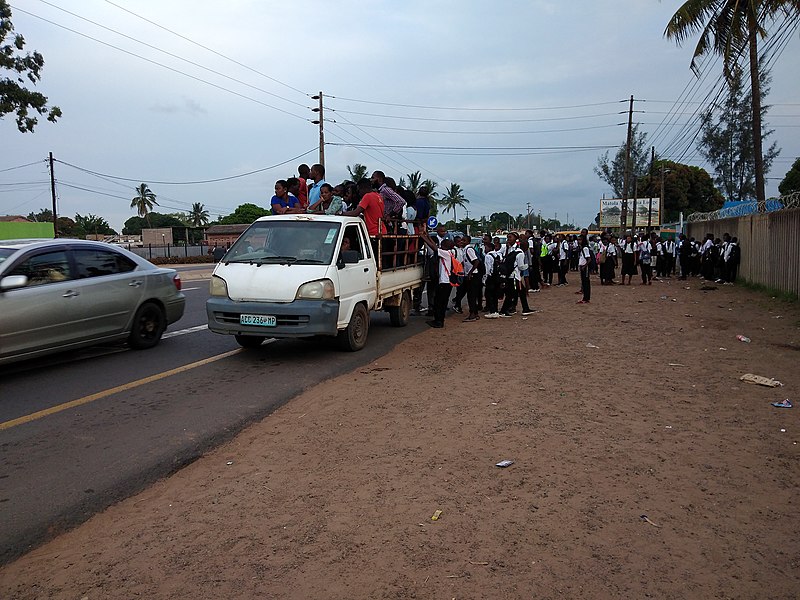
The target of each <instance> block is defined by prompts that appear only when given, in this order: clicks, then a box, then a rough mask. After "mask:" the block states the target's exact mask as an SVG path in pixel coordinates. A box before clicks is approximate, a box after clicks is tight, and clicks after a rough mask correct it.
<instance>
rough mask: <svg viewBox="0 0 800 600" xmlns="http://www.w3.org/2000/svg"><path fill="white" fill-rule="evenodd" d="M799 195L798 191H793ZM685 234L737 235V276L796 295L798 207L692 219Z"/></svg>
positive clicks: (799, 278)
mask: <svg viewBox="0 0 800 600" xmlns="http://www.w3.org/2000/svg"><path fill="white" fill-rule="evenodd" d="M792 196H796V197H797V198H798V199H800V194H796V195H795V194H793V195H792ZM684 232H685V233H686V235H687V237H694V238H695V239H697V240H701V239H703V238H704V237H705V235H706V234H707V233H712V234H714V237H715V238H717V237H719V238H721V237H722V234H724V233H729V234H730V235H731V236H732V237H737V238H739V247H740V248H741V264H740V265H739V273H738V276H739V277H741V278H742V279H745V280H746V281H748V282H750V283H756V284H760V285H764V286H767V287H770V288H773V289H776V290H780V291H783V292H789V293H791V294H794V295H795V296H800V207H798V208H784V209H782V210H777V211H774V212H767V213H755V214H750V215H745V216H740V217H731V218H724V219H716V220H714V219H707V220H702V221H700V220H696V219H692V220H691V221H689V222H687V223H686V225H685V231H684Z"/></svg>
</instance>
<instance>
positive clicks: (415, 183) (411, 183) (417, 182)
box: [403, 171, 422, 195]
mask: <svg viewBox="0 0 800 600" xmlns="http://www.w3.org/2000/svg"><path fill="white" fill-rule="evenodd" d="M406 177H408V187H406V186H405V185H404V186H403V187H406V189H408V190H409V191H411V192H413V193H414V195H416V193H417V191H418V190H419V188H420V187H421V185H422V173H420V172H419V171H414V172H413V173H409V174H408V175H406ZM403 183H404V184H405V178H403Z"/></svg>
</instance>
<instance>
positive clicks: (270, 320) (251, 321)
mask: <svg viewBox="0 0 800 600" xmlns="http://www.w3.org/2000/svg"><path fill="white" fill-rule="evenodd" d="M239 324H240V325H261V326H262V327H275V325H277V319H276V318H275V317H274V316H272V315H239Z"/></svg>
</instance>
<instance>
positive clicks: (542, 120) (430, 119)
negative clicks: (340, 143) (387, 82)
mask: <svg viewBox="0 0 800 600" xmlns="http://www.w3.org/2000/svg"><path fill="white" fill-rule="evenodd" d="M328 110H330V111H332V112H335V113H337V114H346V115H359V116H366V117H378V118H382V119H400V120H405V121H435V122H438V123H541V122H544V121H571V120H573V119H592V118H595V117H607V116H614V115H617V114H619V113H599V114H595V115H575V116H572V117H551V118H547V119H442V118H439V117H411V116H408V115H381V114H376V113H367V112H359V111H353V110H341V109H337V108H328Z"/></svg>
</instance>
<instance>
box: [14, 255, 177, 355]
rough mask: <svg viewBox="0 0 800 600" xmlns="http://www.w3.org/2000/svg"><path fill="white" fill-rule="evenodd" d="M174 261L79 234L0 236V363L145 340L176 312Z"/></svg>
mask: <svg viewBox="0 0 800 600" xmlns="http://www.w3.org/2000/svg"><path fill="white" fill-rule="evenodd" d="M180 290H181V279H180V276H179V275H178V273H177V271H175V270H174V269H163V268H159V267H157V266H156V265H154V264H152V263H150V262H148V261H147V260H145V259H143V258H140V257H139V256H137V255H135V254H133V253H132V252H128V251H127V250H125V249H123V248H119V247H116V246H112V245H110V244H104V243H102V242H91V241H85V240H71V239H54V240H0V364H4V363H10V362H14V361H18V360H25V359H28V358H33V357H37V356H41V355H44V354H50V353H54V352H62V351H64V350H71V349H74V348H78V347H82V346H92V345H95V344H99V343H105V342H115V341H124V340H127V342H128V344H129V345H130V346H131V347H133V348H137V349H140V348H151V347H152V346H155V345H156V344H157V343H158V341H159V340H160V339H161V335H162V334H163V333H164V330H165V329H166V327H167V325H169V324H170V323H174V322H175V321H177V320H178V319H180V318H181V317H182V316H183V311H184V308H185V306H186V297H185V296H184V295H183V294H182V293H181V291H180Z"/></svg>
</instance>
